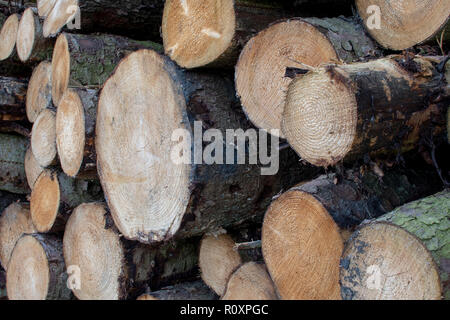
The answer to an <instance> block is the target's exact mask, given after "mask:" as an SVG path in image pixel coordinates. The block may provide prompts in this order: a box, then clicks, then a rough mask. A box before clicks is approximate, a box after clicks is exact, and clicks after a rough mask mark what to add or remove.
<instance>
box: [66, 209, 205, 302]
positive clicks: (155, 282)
mask: <svg viewBox="0 0 450 320" xmlns="http://www.w3.org/2000/svg"><path fill="white" fill-rule="evenodd" d="M86 225H88V226H89V228H87V229H86ZM94 239H96V240H95V241H94ZM93 241H94V242H95V245H93ZM197 245H198V240H196V239H192V240H187V241H183V242H178V243H175V242H168V243H165V244H163V245H161V246H159V247H151V246H147V245H142V244H139V243H136V242H129V241H126V240H123V238H121V236H120V234H119V232H118V231H117V229H116V228H115V227H114V224H113V223H112V220H111V217H110V216H109V215H108V214H107V212H106V208H105V206H104V205H103V204H101V203H89V204H82V205H80V206H79V207H77V208H76V209H75V211H74V213H73V214H72V215H71V217H70V219H69V222H68V223H67V228H66V232H65V234H64V255H65V258H66V262H67V264H68V265H74V266H78V267H79V273H80V275H81V284H82V286H81V287H78V288H76V287H73V288H74V289H73V291H74V293H75V295H76V296H77V297H78V298H79V299H113V300H116V299H125V298H131V297H133V296H134V295H136V294H137V293H138V292H139V291H140V292H142V290H143V289H145V288H146V287H147V288H148V287H149V288H155V289H157V288H161V287H162V286H164V285H168V284H170V283H173V282H174V281H176V280H177V279H180V278H181V279H183V278H189V277H192V276H193V275H194V274H195V273H196V270H197V261H198V256H197V255H198V253H197ZM86 255H87V256H89V257H90V258H91V259H92V260H93V261H95V264H92V263H90V262H88V261H86V260H85V259H83V257H84V256H86Z"/></svg>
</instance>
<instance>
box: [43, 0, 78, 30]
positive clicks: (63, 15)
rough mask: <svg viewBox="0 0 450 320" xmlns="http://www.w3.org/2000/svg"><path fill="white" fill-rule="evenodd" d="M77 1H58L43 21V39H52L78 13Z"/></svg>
mask: <svg viewBox="0 0 450 320" xmlns="http://www.w3.org/2000/svg"><path fill="white" fill-rule="evenodd" d="M79 10H80V9H79V7H78V0H58V1H56V3H55V4H54V6H53V8H52V9H51V10H50V12H48V14H47V17H46V18H45V21H44V26H43V35H44V37H46V38H48V37H54V36H56V35H57V34H58V33H59V32H60V31H61V29H62V28H63V27H64V26H65V25H66V24H67V23H69V22H70V21H72V20H73V19H74V18H75V16H76V14H77V13H78V12H79Z"/></svg>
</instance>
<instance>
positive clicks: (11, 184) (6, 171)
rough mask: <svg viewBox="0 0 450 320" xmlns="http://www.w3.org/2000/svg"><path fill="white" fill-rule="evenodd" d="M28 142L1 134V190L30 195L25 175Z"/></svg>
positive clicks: (17, 137)
mask: <svg viewBox="0 0 450 320" xmlns="http://www.w3.org/2000/svg"><path fill="white" fill-rule="evenodd" d="M27 148H28V140H27V139H26V138H24V137H19V136H14V135H8V134H2V133H0V190H3V191H8V192H11V193H17V194H28V193H29V192H30V188H29V187H28V182H27V178H26V174H25V165H24V163H25V153H26V151H27Z"/></svg>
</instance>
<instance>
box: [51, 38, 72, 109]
mask: <svg viewBox="0 0 450 320" xmlns="http://www.w3.org/2000/svg"><path fill="white" fill-rule="evenodd" d="M69 79H70V52H69V44H68V42H67V38H66V36H65V34H61V35H59V36H58V39H57V40H56V43H55V48H54V49H53V57H52V87H51V89H52V99H53V104H54V105H55V106H59V102H60V101H61V98H62V96H63V95H64V92H66V90H67V87H68V86H69Z"/></svg>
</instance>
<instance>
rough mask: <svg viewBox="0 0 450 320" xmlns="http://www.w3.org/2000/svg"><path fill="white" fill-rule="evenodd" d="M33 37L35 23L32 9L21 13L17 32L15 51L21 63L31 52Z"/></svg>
mask: <svg viewBox="0 0 450 320" xmlns="http://www.w3.org/2000/svg"><path fill="white" fill-rule="evenodd" d="M35 37H36V23H35V19H34V13H33V9H32V8H28V9H26V10H25V11H24V12H23V15H22V18H21V19H20V23H19V29H18V30H17V42H16V50H17V55H18V56H19V59H20V60H21V61H23V62H25V61H27V60H28V58H29V57H30V55H31V53H32V52H33V47H34V39H35Z"/></svg>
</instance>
